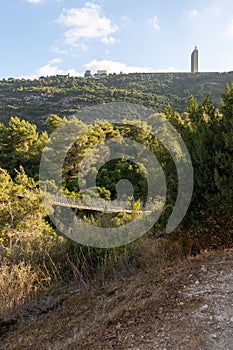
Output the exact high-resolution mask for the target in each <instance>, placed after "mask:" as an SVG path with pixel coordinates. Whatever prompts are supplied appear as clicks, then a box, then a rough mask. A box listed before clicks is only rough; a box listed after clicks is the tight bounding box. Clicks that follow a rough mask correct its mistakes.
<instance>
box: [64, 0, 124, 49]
mask: <svg viewBox="0 0 233 350" xmlns="http://www.w3.org/2000/svg"><path fill="white" fill-rule="evenodd" d="M57 22H58V23H60V24H62V25H64V26H65V27H68V28H69V29H68V30H67V31H66V32H65V33H64V40H65V42H66V44H68V45H71V46H76V45H77V44H78V41H79V40H80V39H83V38H84V39H100V40H101V41H102V42H104V43H107V44H109V43H111V44H112V43H114V42H115V39H114V38H113V37H112V34H113V33H115V32H116V31H117V30H118V27H117V26H116V25H114V24H113V23H112V22H111V20H110V19H109V18H107V17H105V16H104V15H102V10H101V7H100V6H99V5H96V4H93V3H91V2H87V3H86V4H85V6H84V7H83V8H71V9H69V10H63V13H62V14H61V15H60V17H59V18H58V20H57Z"/></svg>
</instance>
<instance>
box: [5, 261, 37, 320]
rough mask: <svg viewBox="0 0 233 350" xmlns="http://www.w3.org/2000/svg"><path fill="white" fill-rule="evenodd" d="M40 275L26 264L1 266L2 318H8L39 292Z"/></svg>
mask: <svg viewBox="0 0 233 350" xmlns="http://www.w3.org/2000/svg"><path fill="white" fill-rule="evenodd" d="M37 281H38V275H37V272H36V271H34V270H33V269H32V268H31V266H30V265H27V264H25V263H24V262H21V263H19V264H18V265H12V266H9V264H7V263H3V264H2V265H1V266H0V295H1V299H0V318H2V319H4V318H8V317H10V315H12V314H13V313H14V312H15V311H16V310H18V309H19V308H20V306H22V305H23V304H24V303H25V302H28V301H29V300H30V299H31V298H32V297H34V296H35V294H36V292H37Z"/></svg>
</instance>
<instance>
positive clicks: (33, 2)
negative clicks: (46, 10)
mask: <svg viewBox="0 0 233 350" xmlns="http://www.w3.org/2000/svg"><path fill="white" fill-rule="evenodd" d="M25 1H26V2H30V4H39V2H42V1H43V0H25Z"/></svg>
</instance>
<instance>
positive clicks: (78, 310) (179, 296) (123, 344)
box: [0, 250, 233, 350]
mask: <svg viewBox="0 0 233 350" xmlns="http://www.w3.org/2000/svg"><path fill="white" fill-rule="evenodd" d="M46 302H47V311H48V312H47V313H46V312H45V313H43V312H38V313H36V312H35V309H34V311H33V312H32V313H31V315H29V316H30V317H28V318H24V319H23V320H22V321H21V322H20V323H19V324H17V325H14V326H12V328H10V330H9V331H8V332H6V333H4V335H3V336H2V339H1V341H0V349H1V350H3V349H9V350H15V349H20V350H24V349H25V350H32V349H33V350H50V349H51V350H71V349H72V350H79V349H80V350H84V349H85V350H91V349H94V350H105V349H106V350H107V349H119V350H120V349H122V350H128V349H130V350H145V349H147V350H149V349H151V350H152V349H153V350H155V349H159V350H168V349H171V350H191V349H195V350H198V349H201V350H233V251H232V250H228V251H224V252H215V253H211V254H204V255H200V256H198V257H196V258H192V259H188V260H185V261H184V262H182V263H180V264H178V265H177V266H176V267H173V268H168V269H166V270H164V271H163V272H162V273H159V274H158V272H157V271H156V266H153V268H152V267H151V266H150V268H147V269H146V268H143V269H140V270H138V271H137V272H135V273H134V274H132V275H130V276H128V277H125V278H123V277H122V278H121V279H119V280H117V281H113V282H111V283H110V284H109V285H108V286H106V287H102V288H100V287H99V286H92V287H90V288H88V289H86V290H83V291H79V290H77V291H75V290H69V291H66V292H63V293H61V295H59V296H58V297H57V299H56V300H55V299H54V298H52V299H51V298H50V299H48V300H47V301H46ZM52 305H54V307H51V306H52ZM43 307H44V310H46V306H45V305H44V306H43ZM41 309H43V308H42V306H41V307H40V310H41Z"/></svg>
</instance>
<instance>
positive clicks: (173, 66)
mask: <svg viewBox="0 0 233 350" xmlns="http://www.w3.org/2000/svg"><path fill="white" fill-rule="evenodd" d="M0 30H1V36H0V45H1V55H0V62H1V64H0V67H1V69H0V78H8V77H29V78H36V77H39V76H41V75H54V74H67V73H70V74H71V75H81V74H83V72H84V71H85V70H86V69H91V70H92V72H93V73H95V72H96V70H97V69H107V70H108V72H116V73H118V72H119V71H123V72H125V73H127V72H140V71H144V72H150V71H152V72H160V71H162V72H167V71H169V72H173V71H174V72H179V71H182V72H183V71H184V72H185V71H189V70H190V55H191V52H192V50H193V48H194V46H195V45H197V46H198V48H199V53H200V70H201V71H230V70H233V1H232V0H231V1H226V0H205V1H200V0H193V1H192V2H187V1H184V0H179V1H174V0H143V1H141V2H137V0H92V1H80V0H8V1H1V3H0Z"/></svg>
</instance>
